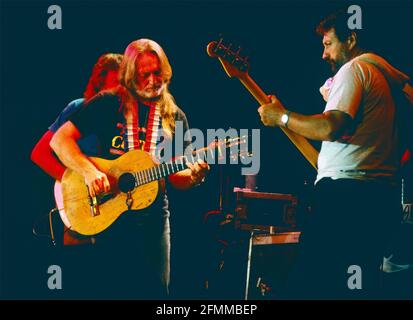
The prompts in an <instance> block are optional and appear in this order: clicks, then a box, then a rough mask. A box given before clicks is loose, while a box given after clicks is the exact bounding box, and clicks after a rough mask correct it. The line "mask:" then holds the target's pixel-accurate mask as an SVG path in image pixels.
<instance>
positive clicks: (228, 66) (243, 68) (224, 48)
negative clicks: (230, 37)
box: [207, 38, 249, 78]
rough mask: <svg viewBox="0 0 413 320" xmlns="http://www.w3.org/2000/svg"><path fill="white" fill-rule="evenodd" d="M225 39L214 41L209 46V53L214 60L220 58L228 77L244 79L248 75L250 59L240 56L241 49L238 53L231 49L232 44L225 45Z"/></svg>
mask: <svg viewBox="0 0 413 320" xmlns="http://www.w3.org/2000/svg"><path fill="white" fill-rule="evenodd" d="M223 41H224V40H223V39H222V38H221V39H220V40H219V41H212V42H210V43H209V44H208V46H207V53H208V55H209V56H210V57H212V58H218V60H219V61H220V62H221V64H222V67H223V68H224V70H225V72H226V73H227V75H228V76H229V77H230V78H232V77H236V78H243V77H245V76H246V75H247V74H248V69H249V62H248V57H242V56H241V55H240V51H241V48H238V49H237V51H233V50H232V49H231V46H232V45H231V44H229V45H224V44H223Z"/></svg>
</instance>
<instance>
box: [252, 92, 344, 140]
mask: <svg viewBox="0 0 413 320" xmlns="http://www.w3.org/2000/svg"><path fill="white" fill-rule="evenodd" d="M271 101H272V102H271V103H269V104H266V105H262V106H261V107H260V108H259V109H258V112H259V113H260V116H261V121H262V122H263V123H264V125H266V126H272V127H276V126H283V123H282V122H281V117H282V115H283V114H284V113H286V111H287V110H286V109H285V108H284V106H283V105H282V104H281V103H280V102H279V101H278V100H277V99H276V98H275V97H274V96H272V97H271ZM351 122H352V118H351V117H350V116H349V115H348V114H346V113H344V112H342V111H338V110H332V111H327V112H324V113H320V114H315V115H310V116H307V115H302V114H299V113H295V112H291V113H290V114H289V120H288V124H287V126H288V129H290V130H291V131H294V132H295V133H298V134H299V135H302V136H304V137H306V138H308V139H312V140H321V141H335V140H337V139H338V138H340V137H341V136H342V135H343V134H344V133H345V132H346V130H347V129H349V127H350V125H351Z"/></svg>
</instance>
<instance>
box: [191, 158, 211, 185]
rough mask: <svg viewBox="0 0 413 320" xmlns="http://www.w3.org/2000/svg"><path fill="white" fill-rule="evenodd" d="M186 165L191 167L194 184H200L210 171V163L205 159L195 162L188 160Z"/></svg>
mask: <svg viewBox="0 0 413 320" xmlns="http://www.w3.org/2000/svg"><path fill="white" fill-rule="evenodd" d="M186 165H187V166H188V168H189V169H191V182H192V185H198V184H200V183H201V182H203V181H204V180H205V176H206V174H207V172H208V171H209V169H210V168H209V165H208V163H206V162H205V161H203V160H201V159H199V160H197V161H196V162H195V163H193V164H192V163H190V162H187V163H186Z"/></svg>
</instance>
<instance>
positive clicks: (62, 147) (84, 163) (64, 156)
mask: <svg viewBox="0 0 413 320" xmlns="http://www.w3.org/2000/svg"><path fill="white" fill-rule="evenodd" d="M50 145H51V147H52V149H53V150H54V152H55V153H56V154H57V156H58V157H59V159H60V161H62V162H63V164H64V165H65V166H66V167H67V168H70V169H72V170H74V171H76V172H78V173H79V174H81V175H83V176H86V175H87V174H89V173H91V172H94V171H96V168H95V166H94V165H93V164H92V162H91V161H90V160H89V159H88V158H87V157H86V156H85V155H84V154H83V153H82V152H81V150H80V148H79V146H78V145H77V142H76V140H73V139H70V138H67V139H65V137H64V136H60V135H58V134H55V136H54V137H53V139H52V141H51V143H50Z"/></svg>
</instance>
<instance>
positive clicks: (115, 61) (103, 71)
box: [31, 53, 122, 181]
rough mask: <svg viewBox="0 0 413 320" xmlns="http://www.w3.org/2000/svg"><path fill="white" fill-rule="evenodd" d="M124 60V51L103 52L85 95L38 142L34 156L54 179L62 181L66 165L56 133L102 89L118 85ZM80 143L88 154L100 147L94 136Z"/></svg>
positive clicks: (33, 152)
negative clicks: (55, 146) (57, 153)
mask: <svg viewBox="0 0 413 320" xmlns="http://www.w3.org/2000/svg"><path fill="white" fill-rule="evenodd" d="M121 62H122V55H120V54H115V53H106V54H103V55H101V56H100V57H99V59H98V61H97V62H96V64H95V65H94V66H93V70H92V74H91V76H90V78H89V81H88V84H87V86H86V90H85V92H84V94H83V98H80V99H76V100H73V101H71V102H70V103H69V104H68V105H67V106H66V108H64V109H63V110H62V112H61V113H60V114H59V115H58V117H57V118H56V120H55V121H54V122H53V123H52V124H51V125H50V127H49V129H48V130H47V131H46V133H45V134H44V135H43V136H42V137H41V138H40V139H39V141H38V142H37V143H36V145H35V146H34V148H33V150H32V153H31V160H32V161H33V162H34V163H36V164H37V165H38V166H39V167H40V168H41V169H43V171H45V172H46V173H47V174H48V175H50V176H51V177H53V178H54V179H56V180H58V181H60V180H61V179H62V176H63V173H64V171H65V169H66V168H65V166H64V165H63V164H62V163H61V162H60V161H59V160H58V159H57V158H56V157H55V156H54V153H53V150H52V148H51V147H50V141H51V140H52V137H53V135H54V134H55V132H56V131H57V129H59V128H60V127H61V126H62V125H63V124H64V123H65V122H66V121H67V119H69V118H70V117H71V116H72V115H73V114H74V113H75V112H76V111H78V110H79V109H80V108H81V107H82V104H83V102H84V101H85V100H86V101H87V100H89V99H90V98H92V97H93V96H94V95H95V94H97V93H98V92H99V91H101V90H106V89H111V88H114V87H116V86H117V85H118V70H119V67H120V63H121ZM78 143H79V146H80V148H81V149H82V150H83V151H84V152H85V153H86V154H88V155H92V153H93V152H92V150H94V149H96V146H95V145H93V137H89V138H87V137H83V138H82V139H81V140H79V141H78Z"/></svg>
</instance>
